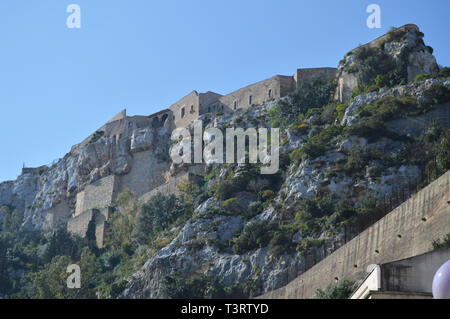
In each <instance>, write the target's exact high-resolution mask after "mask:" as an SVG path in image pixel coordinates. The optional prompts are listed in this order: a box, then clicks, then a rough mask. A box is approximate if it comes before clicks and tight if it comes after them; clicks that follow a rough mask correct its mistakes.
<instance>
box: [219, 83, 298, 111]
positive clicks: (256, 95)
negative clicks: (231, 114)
mask: <svg viewBox="0 0 450 319" xmlns="http://www.w3.org/2000/svg"><path fill="white" fill-rule="evenodd" d="M294 89H295V81H294V78H293V77H292V76H281V75H277V76H274V77H272V78H270V79H267V80H264V81H261V82H258V83H255V84H252V85H249V86H247V87H245V88H242V89H239V90H237V91H234V92H233V93H230V94H228V95H225V96H223V97H222V98H220V103H221V104H222V105H223V106H224V110H226V111H234V110H236V109H247V108H249V107H251V106H252V105H254V104H255V105H256V104H263V103H265V102H267V101H270V100H273V99H278V98H281V97H283V96H286V95H287V94H288V93H289V92H292V91H293V90H294Z"/></svg>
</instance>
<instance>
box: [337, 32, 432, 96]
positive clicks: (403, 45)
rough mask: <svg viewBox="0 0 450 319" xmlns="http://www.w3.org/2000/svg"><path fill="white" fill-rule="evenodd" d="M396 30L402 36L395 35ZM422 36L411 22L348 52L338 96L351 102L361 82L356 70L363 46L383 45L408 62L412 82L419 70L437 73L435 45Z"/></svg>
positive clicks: (395, 59)
mask: <svg viewBox="0 0 450 319" xmlns="http://www.w3.org/2000/svg"><path fill="white" fill-rule="evenodd" d="M395 32H398V33H397V34H400V36H395ZM422 38H423V34H422V33H421V32H420V31H419V28H418V27H417V26H416V25H411V24H408V25H405V26H403V27H400V28H398V29H396V30H395V31H393V32H391V33H388V34H386V35H384V36H382V37H380V38H378V39H376V40H374V41H372V42H370V43H368V44H366V45H364V46H361V47H359V48H356V49H354V50H352V51H350V52H349V53H347V55H346V56H345V58H344V59H343V60H342V61H341V62H340V63H339V67H338V75H337V84H338V86H337V90H336V93H335V99H336V100H339V101H341V103H347V102H349V101H350V98H351V95H352V92H353V90H354V89H355V88H357V87H358V86H359V85H360V84H361V83H360V79H359V77H358V73H357V72H355V70H357V69H358V61H357V59H356V58H355V54H356V53H357V52H358V50H361V49H365V48H381V49H382V50H383V51H384V53H386V54H387V55H388V56H390V57H391V59H392V61H393V62H395V63H396V64H400V63H405V62H406V72H407V81H408V82H411V81H412V80H414V78H415V77H416V76H417V75H419V74H423V73H427V74H433V73H435V72H437V71H439V67H438V65H437V63H436V58H435V57H434V56H433V54H432V49H431V48H429V47H427V46H425V44H424V42H423V39H422ZM405 55H406V58H405ZM405 60H406V61H405Z"/></svg>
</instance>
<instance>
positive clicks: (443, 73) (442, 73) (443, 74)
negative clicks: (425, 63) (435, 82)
mask: <svg viewBox="0 0 450 319" xmlns="http://www.w3.org/2000/svg"><path fill="white" fill-rule="evenodd" d="M435 77H436V78H437V79H448V78H449V77H450V68H449V67H445V68H442V69H440V70H439V73H438V74H437V75H436V76H435Z"/></svg>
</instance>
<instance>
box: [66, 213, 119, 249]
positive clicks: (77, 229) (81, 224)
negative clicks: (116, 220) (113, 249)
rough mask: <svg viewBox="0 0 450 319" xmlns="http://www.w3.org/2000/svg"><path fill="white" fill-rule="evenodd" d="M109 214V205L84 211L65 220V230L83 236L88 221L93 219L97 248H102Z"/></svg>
mask: <svg viewBox="0 0 450 319" xmlns="http://www.w3.org/2000/svg"><path fill="white" fill-rule="evenodd" d="M110 215H111V208H109V207H106V208H103V209H90V210H87V211H84V212H83V213H81V214H80V215H78V216H75V217H74V218H72V219H70V220H69V221H68V222H67V230H68V231H69V232H71V233H72V234H76V235H78V236H80V237H85V236H86V232H87V229H88V226H89V223H90V221H91V220H94V221H95V237H96V240H97V246H98V247H99V248H102V247H103V240H104V236H105V234H106V231H107V229H108V223H107V221H108V219H109V216H110Z"/></svg>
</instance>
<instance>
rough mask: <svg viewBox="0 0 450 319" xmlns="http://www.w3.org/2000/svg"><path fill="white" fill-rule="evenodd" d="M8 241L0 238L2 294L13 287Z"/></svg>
mask: <svg viewBox="0 0 450 319" xmlns="http://www.w3.org/2000/svg"><path fill="white" fill-rule="evenodd" d="M6 253H7V243H6V241H5V240H3V239H2V238H0V296H1V295H6V294H8V293H9V290H10V289H11V279H10V277H9V273H8V257H7V255H6Z"/></svg>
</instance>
